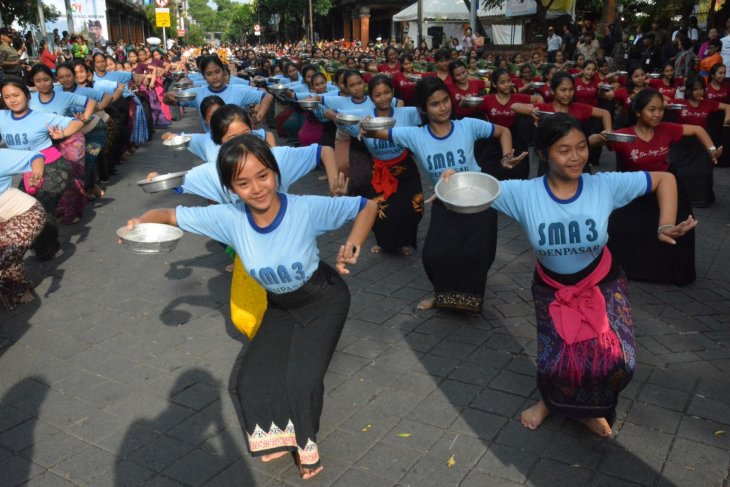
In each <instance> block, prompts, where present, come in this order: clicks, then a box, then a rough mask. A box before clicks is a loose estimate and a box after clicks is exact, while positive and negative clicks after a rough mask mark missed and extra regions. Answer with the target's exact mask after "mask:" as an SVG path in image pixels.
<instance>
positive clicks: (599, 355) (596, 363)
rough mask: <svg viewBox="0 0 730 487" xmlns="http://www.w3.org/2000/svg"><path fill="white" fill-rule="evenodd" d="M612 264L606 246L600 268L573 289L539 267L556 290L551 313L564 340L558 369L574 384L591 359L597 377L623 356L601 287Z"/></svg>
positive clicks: (599, 263)
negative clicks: (599, 285)
mask: <svg viewBox="0 0 730 487" xmlns="http://www.w3.org/2000/svg"><path fill="white" fill-rule="evenodd" d="M611 262H612V258H611V252H609V250H608V247H604V249H603V255H602V256H601V260H600V261H599V262H598V266H597V267H596V268H595V269H594V270H593V272H592V273H591V274H590V275H588V276H586V277H585V278H584V279H583V280H581V281H580V282H578V283H576V284H575V285H573V286H566V285H564V284H561V283H559V282H557V281H556V280H554V279H552V278H550V277H549V276H548V275H547V274H546V273H545V271H543V269H542V266H541V265H540V263H538V264H537V273H538V275H539V276H540V277H541V278H542V280H543V281H544V282H545V283H546V284H547V285H549V286H550V287H553V288H555V289H556V291H555V299H554V300H553V301H552V302H551V303H550V307H549V311H550V317H551V318H552V320H553V324H554V326H555V330H556V331H557V332H558V335H560V338H562V339H563V346H562V350H561V354H560V362H559V365H558V369H559V370H565V371H566V372H567V375H568V377H570V379H571V382H572V383H578V384H579V383H580V382H581V379H582V377H583V375H584V374H583V372H584V370H585V369H586V366H587V365H588V360H589V358H591V359H592V360H591V364H592V365H591V368H590V372H591V375H592V376H594V377H595V376H597V375H600V374H601V373H606V372H608V370H609V369H610V368H611V366H612V365H614V364H615V363H616V361H617V360H618V359H620V357H621V356H622V355H623V349H622V348H621V342H620V341H619V340H618V337H617V336H616V333H614V332H613V330H612V329H611V327H610V325H609V323H608V315H607V313H606V300H605V298H604V297H603V294H602V293H601V290H600V289H599V287H598V283H599V282H601V280H602V279H603V278H604V277H606V275H607V274H608V272H609V270H610V269H611ZM593 339H596V340H597V342H596V346H591V343H590V341H591V340H593ZM591 350H592V352H591ZM591 355H592V357H590V356H591Z"/></svg>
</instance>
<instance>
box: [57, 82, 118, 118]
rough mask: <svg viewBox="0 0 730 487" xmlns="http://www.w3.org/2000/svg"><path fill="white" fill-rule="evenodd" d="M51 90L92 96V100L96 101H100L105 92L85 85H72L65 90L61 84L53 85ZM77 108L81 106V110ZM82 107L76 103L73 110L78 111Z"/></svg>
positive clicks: (87, 96)
mask: <svg viewBox="0 0 730 487" xmlns="http://www.w3.org/2000/svg"><path fill="white" fill-rule="evenodd" d="M53 91H54V92H56V93H70V94H73V95H79V96H83V97H86V98H92V99H93V100H94V101H96V103H99V102H101V101H102V100H103V99H104V96H105V95H106V94H107V93H106V92H105V91H104V90H102V89H101V88H96V87H94V88H89V87H86V86H79V85H74V87H73V88H72V89H71V90H69V91H65V90H64V89H63V87H62V86H54V87H53ZM79 108H81V110H79ZM83 108H84V107H83V106H81V105H76V106H75V107H74V108H73V110H74V111H75V112H79V111H82V110H83Z"/></svg>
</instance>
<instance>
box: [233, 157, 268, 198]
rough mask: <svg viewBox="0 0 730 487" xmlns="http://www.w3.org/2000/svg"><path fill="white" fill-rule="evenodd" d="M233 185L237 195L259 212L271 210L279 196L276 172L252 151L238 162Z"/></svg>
mask: <svg viewBox="0 0 730 487" xmlns="http://www.w3.org/2000/svg"><path fill="white" fill-rule="evenodd" d="M231 186H232V189H233V191H234V192H235V193H236V195H238V197H239V198H241V200H242V201H243V202H244V203H246V205H248V206H249V207H250V208H251V209H252V210H254V211H257V212H265V211H267V210H269V209H270V208H271V205H272V204H273V203H274V201H275V199H276V198H277V195H276V173H275V172H274V171H273V170H271V169H270V168H268V167H266V166H265V165H264V164H262V163H261V161H260V160H259V159H258V158H257V157H256V156H254V155H253V154H250V153H249V154H247V155H246V156H245V157H244V158H242V160H241V161H240V162H239V163H238V168H237V171H236V174H235V175H234V176H233V180H232V181H231Z"/></svg>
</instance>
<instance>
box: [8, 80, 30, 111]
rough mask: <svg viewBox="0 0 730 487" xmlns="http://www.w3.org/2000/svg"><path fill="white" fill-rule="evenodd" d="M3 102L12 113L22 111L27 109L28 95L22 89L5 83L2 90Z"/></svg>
mask: <svg viewBox="0 0 730 487" xmlns="http://www.w3.org/2000/svg"><path fill="white" fill-rule="evenodd" d="M2 96H3V103H5V106H6V107H8V110H10V111H11V112H13V113H23V112H24V111H26V110H27V109H28V97H27V96H26V95H25V93H24V92H23V90H21V89H20V88H18V87H16V86H13V85H6V86H4V87H3V91H2Z"/></svg>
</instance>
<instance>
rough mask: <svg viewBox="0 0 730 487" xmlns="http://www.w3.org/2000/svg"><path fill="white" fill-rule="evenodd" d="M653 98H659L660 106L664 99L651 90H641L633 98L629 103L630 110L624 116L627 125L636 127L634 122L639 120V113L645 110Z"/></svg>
mask: <svg viewBox="0 0 730 487" xmlns="http://www.w3.org/2000/svg"><path fill="white" fill-rule="evenodd" d="M655 97H656V98H659V100H660V101H661V102H662V104H664V97H663V96H662V95H661V93H659V92H658V91H657V90H655V89H653V88H646V89H643V90H641V91H640V92H639V93H638V94H637V95H636V96H634V99H633V100H632V101H631V110H629V113H627V114H626V118H627V119H628V122H629V125H636V122H637V121H638V120H639V113H641V111H642V110H643V109H644V108H646V106H647V105H648V104H649V102H651V100H653V99H654V98H655Z"/></svg>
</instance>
